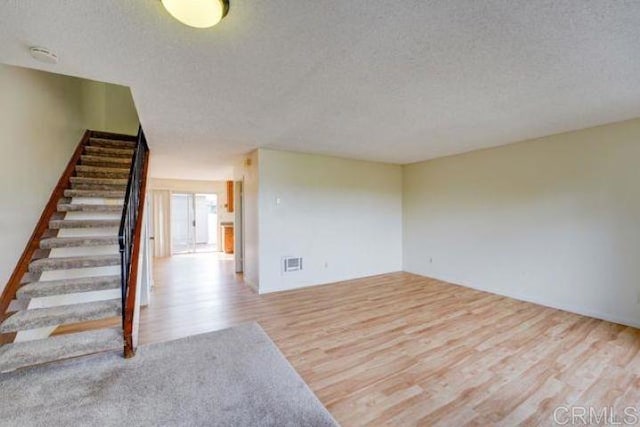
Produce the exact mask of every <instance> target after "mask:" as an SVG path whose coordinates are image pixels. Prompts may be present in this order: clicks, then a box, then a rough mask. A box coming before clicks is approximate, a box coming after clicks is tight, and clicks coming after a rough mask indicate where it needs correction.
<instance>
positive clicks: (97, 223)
mask: <svg viewBox="0 0 640 427" xmlns="http://www.w3.org/2000/svg"><path fill="white" fill-rule="evenodd" d="M119 226H120V219H52V220H51V221H49V228H51V229H52V230H59V229H61V228H106V227H119Z"/></svg>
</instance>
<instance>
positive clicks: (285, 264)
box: [282, 257, 302, 273]
mask: <svg viewBox="0 0 640 427" xmlns="http://www.w3.org/2000/svg"><path fill="white" fill-rule="evenodd" d="M300 270H302V258H300V257H284V258H282V271H283V272H284V273H289V272H292V271H300Z"/></svg>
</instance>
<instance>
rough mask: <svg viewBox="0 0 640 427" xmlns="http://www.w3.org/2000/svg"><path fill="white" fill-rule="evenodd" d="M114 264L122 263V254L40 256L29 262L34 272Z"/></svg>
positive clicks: (31, 270) (30, 269)
mask: <svg viewBox="0 0 640 427" xmlns="http://www.w3.org/2000/svg"><path fill="white" fill-rule="evenodd" d="M113 265H120V254H113V255H92V256H80V257H60V258H40V259H37V260H35V261H31V263H30V264H29V271H30V272H32V273H41V272H43V271H50V270H68V269H75V268H92V267H108V266H113Z"/></svg>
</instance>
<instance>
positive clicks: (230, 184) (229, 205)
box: [227, 181, 233, 213]
mask: <svg viewBox="0 0 640 427" xmlns="http://www.w3.org/2000/svg"><path fill="white" fill-rule="evenodd" d="M227 212H229V213H231V212H233V181H227Z"/></svg>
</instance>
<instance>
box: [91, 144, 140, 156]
mask: <svg viewBox="0 0 640 427" xmlns="http://www.w3.org/2000/svg"><path fill="white" fill-rule="evenodd" d="M84 152H85V153H86V154H87V155H90V156H101V157H116V158H120V159H131V158H133V150H127V149H121V148H106V147H94V146H90V145H89V146H87V147H85V149H84Z"/></svg>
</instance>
